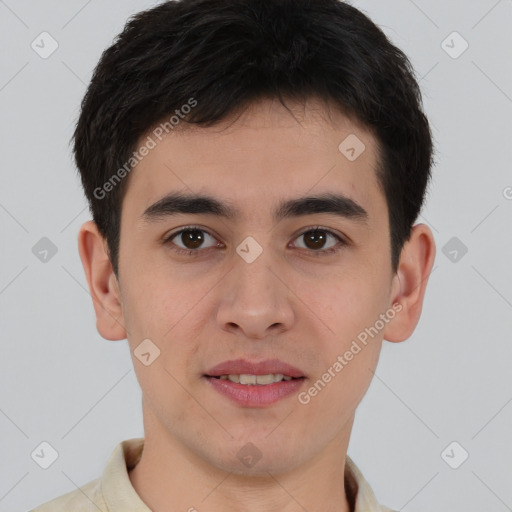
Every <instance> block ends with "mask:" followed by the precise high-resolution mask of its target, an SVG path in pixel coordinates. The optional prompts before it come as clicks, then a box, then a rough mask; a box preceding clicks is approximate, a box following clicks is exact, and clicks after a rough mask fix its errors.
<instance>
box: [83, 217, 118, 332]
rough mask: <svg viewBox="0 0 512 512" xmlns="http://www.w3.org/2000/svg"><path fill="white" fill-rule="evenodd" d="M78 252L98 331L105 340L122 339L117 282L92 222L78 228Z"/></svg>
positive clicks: (101, 239) (104, 247)
mask: <svg viewBox="0 0 512 512" xmlns="http://www.w3.org/2000/svg"><path fill="white" fill-rule="evenodd" d="M78 251H79V253H80V259H81V260H82V265H83V267H84V271H85V276H86V278H87V283H88V285H89V292H90V294H91V297H92V301H93V305H94V311H95V313H96V328H97V329H98V332H99V333H100V335H101V336H102V337H103V338H105V339H107V340H112V341H116V340H122V339H125V338H126V329H125V327H124V317H123V310H122V304H121V294H120V290H119V285H118V282H117V278H116V276H115V274H114V270H113V268H112V264H111V263H110V260H109V257H108V252H107V244H106V242H105V239H104V238H103V237H102V236H101V234H100V232H99V231H98V227H97V226H96V224H95V223H94V222H93V221H88V222H85V223H84V224H83V225H82V227H81V228H80V232H79V234H78Z"/></svg>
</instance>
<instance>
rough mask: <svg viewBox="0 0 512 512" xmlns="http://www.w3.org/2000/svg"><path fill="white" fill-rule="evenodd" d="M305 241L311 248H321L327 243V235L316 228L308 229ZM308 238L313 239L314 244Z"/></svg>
mask: <svg viewBox="0 0 512 512" xmlns="http://www.w3.org/2000/svg"><path fill="white" fill-rule="evenodd" d="M304 238H305V243H306V245H307V246H308V247H309V248H310V249H321V248H322V247H323V245H324V244H325V240H326V236H325V234H323V231H319V230H314V231H308V233H306V234H305V235H304ZM308 240H312V242H313V243H312V244H309V243H308Z"/></svg>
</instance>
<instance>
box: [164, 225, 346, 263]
mask: <svg viewBox="0 0 512 512" xmlns="http://www.w3.org/2000/svg"><path fill="white" fill-rule="evenodd" d="M185 231H202V232H204V233H208V235H210V236H211V237H213V238H215V237H214V236H213V235H212V234H211V233H209V232H208V231H207V230H206V229H203V228H202V227H200V226H185V227H183V228H181V229H180V230H179V231H175V232H174V233H171V234H170V235H169V236H167V237H166V238H165V239H164V240H163V243H164V245H167V244H169V243H171V245H173V247H172V250H173V251H175V252H176V253H178V254H182V255H185V256H198V255H199V254H200V253H201V252H202V251H205V250H207V249H182V248H181V247H178V246H176V245H175V244H172V240H173V239H174V238H176V237H177V236H178V235H180V234H181V233H183V232H185ZM312 231H322V232H324V233H327V234H328V235H332V236H333V237H334V238H336V239H337V240H338V242H339V243H338V244H337V245H335V246H334V247H331V248H329V249H319V250H317V251H315V250H313V249H309V251H310V252H311V253H312V255H314V256H327V255H331V254H335V253H337V252H338V251H340V250H341V249H343V248H344V247H346V246H348V245H349V243H348V242H347V241H345V240H344V239H343V238H341V237H340V236H339V235H337V234H336V233H334V232H333V231H331V230H330V229H327V228H324V227H322V226H313V227H310V228H308V229H306V230H305V231H302V232H301V233H299V234H298V235H297V237H296V238H294V240H296V239H297V238H299V237H301V236H303V235H305V234H307V233H310V232H312ZM214 248H215V247H208V249H214ZM306 250H307V249H306Z"/></svg>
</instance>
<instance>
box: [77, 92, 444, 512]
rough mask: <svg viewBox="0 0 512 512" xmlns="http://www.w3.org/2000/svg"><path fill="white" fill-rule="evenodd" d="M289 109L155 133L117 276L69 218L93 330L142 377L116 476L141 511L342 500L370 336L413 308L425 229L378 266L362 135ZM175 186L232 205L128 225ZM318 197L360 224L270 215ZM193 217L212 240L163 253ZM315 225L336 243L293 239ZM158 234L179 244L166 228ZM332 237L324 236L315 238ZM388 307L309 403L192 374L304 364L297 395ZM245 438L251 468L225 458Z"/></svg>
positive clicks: (332, 505)
mask: <svg viewBox="0 0 512 512" xmlns="http://www.w3.org/2000/svg"><path fill="white" fill-rule="evenodd" d="M287 104H288V106H289V107H290V108H292V107H293V111H294V114H295V116H296V118H297V119H294V118H293V117H292V116H291V115H290V113H289V112H288V111H287V110H286V109H284V107H282V105H281V104H280V103H279V102H278V101H277V100H270V99H266V100H261V101H260V102H258V103H253V104H252V105H251V106H250V108H249V109H247V110H246V111H245V112H244V113H243V114H242V115H241V116H240V117H238V118H237V119H234V118H233V119H230V120H225V121H223V122H222V123H220V124H218V125H216V126H215V127H209V128H198V127H193V128H192V129H189V128H188V127H187V129H186V130H182V131H176V132H171V133H169V134H168V135H166V136H165V137H164V138H163V140H162V141H161V142H159V144H158V145H157V147H155V148H154V149H153V150H152V151H151V152H150V153H149V155H148V156H146V157H145V158H144V159H143V160H142V161H141V162H140V163H139V164H138V165H137V167H136V168H135V169H134V170H133V171H132V173H131V174H130V176H129V180H130V181H129V185H128V188H127V192H126V195H125V198H124V200H123V206H122V220H121V224H122V225H121V238H120V240H121V241H120V251H119V254H120V257H119V279H117V278H116V276H115V275H114V273H113V270H112V266H111V264H110V262H109V259H108V255H107V252H106V250H105V249H106V243H105V241H104V240H103V239H102V237H101V236H100V235H99V233H98V230H97V228H96V225H95V224H94V223H93V222H92V221H89V222H86V223H85V224H83V226H82V228H81V230H80V234H79V250H80V256H81V259H82V263H83V266H84V269H85V274H86V277H87V281H88V283H89V288H90V292H91V295H92V298H93V302H94V308H95V311H96V318H97V329H98V331H99V333H100V334H101V336H103V337H104V338H105V339H108V340H122V339H125V338H127V339H128V343H129V346H130V350H131V353H132V359H133V364H134V368H135V372H136V376H137V379H138V381H139V383H140V386H141V389H142V395H143V404H142V405H143V417H144V428H145V446H144V451H143V455H142V457H141V460H140V462H139V463H138V464H137V466H136V467H135V468H134V469H133V470H131V471H130V473H129V477H130V480H131V482H132V485H133V486H134V488H135V490H136V492H137V493H138V494H139V495H140V497H141V498H142V500H143V501H144V502H145V503H146V504H147V505H148V506H149V507H150V508H151V509H152V510H153V511H155V512H164V511H169V510H173V511H174V510H175V511H178V510H179V511H183V510H190V509H191V508H192V507H195V508H196V509H197V510H200V511H201V512H203V511H204V512H208V511H210V512H213V511H223V512H224V511H237V512H240V511H242V512H249V511H250V512H258V511H261V512H263V511H265V512H269V511H276V512H277V511H280V512H281V511H285V512H292V511H293V512H294V511H299V510H301V511H302V510H304V509H307V510H327V511H337V512H346V511H348V510H349V505H348V502H347V499H346V494H345V487H344V481H343V474H344V465H345V458H346V452H347V447H348V442H349V438H350V432H351V429H352V424H353V420H354V414H355V411H356V407H357V405H358V404H359V402H360V401H361V399H362V398H363V396H364V394H365V392H366V390H367V389H368V386H369V384H370V381H371V378H372V372H373V371H374V370H375V368H376V366H377V362H378V359H379V354H380V350H381V346H382V341H383V340H384V339H386V340H388V341H391V342H400V341H404V340H406V339H407V338H409V337H410V335H411V334H412V332H413V331H414V329H415V327H416V325H417V323H418V321H419V318H420V315H421V309H422V304H423V298H424V294H425V289H426V286H427V281H428V277H429V275H430V272H431V269H432V266H433V262H434V258H435V243H434V238H433V235H432V233H431V231H430V229H429V228H428V227H427V226H426V225H424V224H416V225H415V226H414V228H413V231H412V235H411V237H410V240H409V241H408V242H407V243H406V245H405V246H404V249H403V251H402V254H401V259H400V265H399V268H398V271H397V272H396V273H395V274H393V273H392V269H391V263H390V261H391V254H390V240H389V224H388V213H387V204H386V200H385V197H384V195H383V193H382V191H381V189H380V188H379V186H378V183H377V180H376V176H375V171H374V169H375V166H376V162H377V160H376V154H377V153H376V141H375V139H374V138H373V136H372V135H371V134H370V133H369V132H368V131H367V130H366V129H365V128H364V127H363V126H361V125H360V124H359V123H356V122H354V121H353V120H350V119H348V118H347V117H345V116H344V115H342V114H341V112H339V111H337V110H336V109H334V108H333V109H331V111H330V118H329V117H328V116H326V115H325V114H326V111H325V108H324V106H323V104H321V103H318V102H316V101H315V100H309V101H308V103H307V104H306V108H303V107H302V106H298V105H291V104H290V103H287ZM297 120H298V121H299V122H298V121H297ZM349 134H356V135H357V137H358V138H359V139H361V140H362V141H363V142H364V144H365V146H366V149H365V150H364V152H363V153H362V154H361V155H360V156H359V157H358V158H357V159H356V160H355V161H353V162H351V161H349V160H348V159H347V158H346V157H345V156H344V155H343V154H342V153H341V152H340V151H339V150H338V145H339V144H340V143H341V142H342V141H343V140H344V139H345V137H347V136H348V135H349ZM329 169H331V170H330V171H329ZM173 191H181V192H194V193H205V194H208V195H212V196H215V197H216V198H218V199H220V200H229V201H231V202H232V203H233V204H234V205H235V206H236V207H237V208H238V209H239V210H240V213H241V215H240V216H239V217H237V218H236V219H235V220H234V221H228V220H226V219H221V218H217V217H215V216H212V215H197V214H186V215H183V214H180V215H178V216H174V217H169V218H162V219H161V220H159V221H158V222H154V223H147V222H144V221H143V220H142V219H141V215H142V212H143V211H144V210H145V209H146V208H147V207H148V206H149V205H151V204H153V203H154V202H156V201H157V200H159V199H160V198H162V197H163V196H164V195H166V194H167V193H169V192H173ZM333 191H335V192H342V193H345V194H346V195H348V196H349V197H351V198H352V199H354V200H355V201H357V202H358V203H359V204H360V205H362V206H363V207H364V208H365V209H366V210H367V212H368V213H369V219H368V225H366V226H365V225H364V224H361V223H357V222H354V221H353V220H350V219H346V218H342V217H338V216H335V215H333V214H326V213H321V214H313V215H307V216H304V217H295V218H289V219H284V220H281V221H280V222H277V223H276V222H274V220H273V218H272V217H271V213H270V212H271V211H272V208H273V207H274V205H275V204H276V203H277V202H278V201H280V200H283V199H291V198H298V197H301V196H304V195H312V194H321V193H323V192H333ZM190 224H192V225H199V226H200V227H201V228H202V229H204V230H205V231H206V234H208V235H211V237H213V238H211V237H210V236H206V234H205V233H203V235H204V236H205V241H204V243H203V245H202V246H201V247H200V248H199V250H200V251H203V252H202V253H201V255H199V256H195V257H191V256H184V255H178V254H177V253H175V252H173V250H172V242H167V244H164V243H162V240H163V238H164V237H165V236H166V235H169V234H171V233H172V232H174V231H178V228H182V227H184V226H187V225H190ZM316 225H321V226H322V227H323V228H325V229H329V230H330V231H332V232H334V233H336V234H340V235H342V236H345V237H348V238H349V239H350V240H351V243H350V245H348V246H345V247H341V249H340V251H338V252H337V253H334V254H328V255H324V256H316V255H315V254H316V253H315V252H314V251H315V249H314V247H315V246H314V245H312V244H311V242H309V245H308V244H307V242H308V240H307V236H301V235H302V234H304V233H305V232H307V229H308V228H309V229H311V228H312V227H315V226H316ZM247 236H252V237H253V238H254V239H255V240H257V242H258V243H259V244H260V246H261V247H262V248H263V253H262V254H261V255H260V256H259V257H258V258H257V259H256V260H255V261H254V262H252V263H250V264H248V263H247V262H246V261H244V259H242V258H241V257H240V256H239V255H238V254H237V253H236V251H235V249H236V247H237V246H238V245H239V244H240V242H242V240H244V239H245V238H246V237H247ZM216 241H218V242H220V243H221V244H222V245H223V248H218V247H215V242H216ZM173 242H174V243H175V244H177V245H178V246H180V247H183V246H184V243H186V241H185V242H183V239H182V238H181V237H180V236H178V237H176V238H175V239H174V240H173ZM337 242H338V241H337V240H336V239H334V238H328V239H327V240H326V242H325V248H329V247H332V246H334V245H336V244H337ZM212 246H213V247H212ZM189 247H191V246H190V244H189ZM203 247H204V248H203ZM311 247H313V248H311ZM196 250H197V249H196ZM319 250H322V247H320V249H316V251H317V252H318V251H319ZM324 250H325V249H324ZM397 303H398V304H400V305H401V307H402V309H401V311H400V312H399V313H397V314H396V315H395V316H394V318H393V319H392V320H390V321H389V322H388V323H386V325H385V328H384V329H381V330H380V331H379V333H378V335H377V336H375V337H374V338H370V341H369V343H368V344H367V345H366V346H365V347H364V348H363V349H362V350H361V351H360V352H359V353H358V354H357V355H355V356H354V358H353V359H352V360H351V361H350V362H349V363H348V364H347V365H346V366H345V367H344V368H343V370H342V371H341V372H339V373H338V374H336V377H335V378H333V379H332V380H331V382H330V383H329V384H328V385H327V386H325V388H324V389H323V390H322V391H321V392H320V393H318V395H317V396H315V397H314V398H312V399H311V401H310V402H309V403H308V404H307V405H303V404H301V403H299V401H298V399H297V394H292V395H291V396H288V397H286V398H284V399H283V400H280V401H279V402H277V403H276V404H273V405H271V406H268V407H264V408H249V407H241V406H239V405H238V404H235V403H233V402H231V401H230V400H229V399H227V398H226V397H224V396H223V395H220V394H219V393H218V392H216V391H215V390H213V389H212V388H211V386H210V385H209V383H208V382H205V381H204V379H203V378H202V375H203V374H205V373H207V370H208V369H209V368H211V367H213V366H214V365H216V364H218V363H220V362H222V361H225V360H229V359H236V358H246V359H252V360H257V361H261V360H264V359H267V358H278V359H281V360H282V361H285V362H288V363H290V364H292V365H294V366H296V367H297V368H299V369H301V370H302V371H303V372H304V374H305V375H306V376H307V380H306V382H305V383H304V387H303V388H301V391H304V390H307V388H308V387H309V386H311V385H312V384H313V383H314V382H315V381H317V379H319V378H320V377H321V376H322V374H323V373H325V372H326V371H327V369H328V368H329V367H332V365H333V363H334V362H335V361H336V360H337V357H338V355H342V354H344V353H345V352H346V351H347V350H348V349H349V348H350V345H351V343H352V341H353V340H354V339H356V337H357V335H358V334H359V333H360V332H361V331H363V330H364V329H365V327H370V326H373V325H374V324H375V322H376V320H377V319H378V318H379V315H380V314H382V313H385V312H386V311H387V310H389V309H390V308H391V307H392V305H393V304H397ZM146 338H149V339H151V340H152V342H153V343H155V345H157V346H158V347H159V349H160V351H161V353H160V356H159V357H158V358H157V359H155V361H154V362H153V363H152V364H151V365H149V366H145V365H143V364H141V362H140V361H139V360H138V359H137V358H136V357H135V356H134V354H133V351H134V350H135V349H136V347H137V346H138V345H139V343H140V342H141V341H142V340H143V339H146ZM248 442H251V443H253V444H254V445H255V446H256V447H257V448H258V450H259V451H260V452H261V454H262V457H261V459H260V460H259V461H258V462H257V463H256V464H255V465H254V466H252V467H251V468H248V467H246V466H245V465H244V464H242V462H241V461H240V460H239V459H238V457H237V452H238V451H239V450H240V448H242V447H243V446H244V445H245V444H246V443H248ZM203 500H204V501H203ZM169 504H172V505H169ZM303 507H304V508H303Z"/></svg>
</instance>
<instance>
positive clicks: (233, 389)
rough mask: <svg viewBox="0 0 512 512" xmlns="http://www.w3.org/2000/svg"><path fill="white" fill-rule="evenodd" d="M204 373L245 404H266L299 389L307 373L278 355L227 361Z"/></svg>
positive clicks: (227, 394) (218, 388)
mask: <svg viewBox="0 0 512 512" xmlns="http://www.w3.org/2000/svg"><path fill="white" fill-rule="evenodd" d="M203 377H204V378H205V379H206V380H207V381H208V382H209V383H210V385H211V386H212V387H213V389H214V390H215V391H217V392H219V393H220V394H221V395H223V396H225V397H227V398H229V399H230V400H231V401H232V402H235V403H237V404H238V405H241V406H243V407H265V406H268V405H271V404H274V403H276V402H277V401H279V400H281V399H283V398H285V397H287V396H289V395H291V394H292V393H294V392H296V391H298V390H299V389H300V388H301V387H302V385H303V384H304V382H305V381H306V380H307V377H306V376H305V375H304V373H303V372H302V371H301V370H299V369H298V368H295V367H294V366H291V365H289V364H287V363H284V362H282V361H279V360H277V359H272V360H266V361H262V362H258V363H256V362H250V361H247V360H244V359H237V360H232V361H225V362H223V363H220V364H219V365H217V366H215V367H214V368H211V369H210V370H209V371H208V373H206V374H204V375H203Z"/></svg>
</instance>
